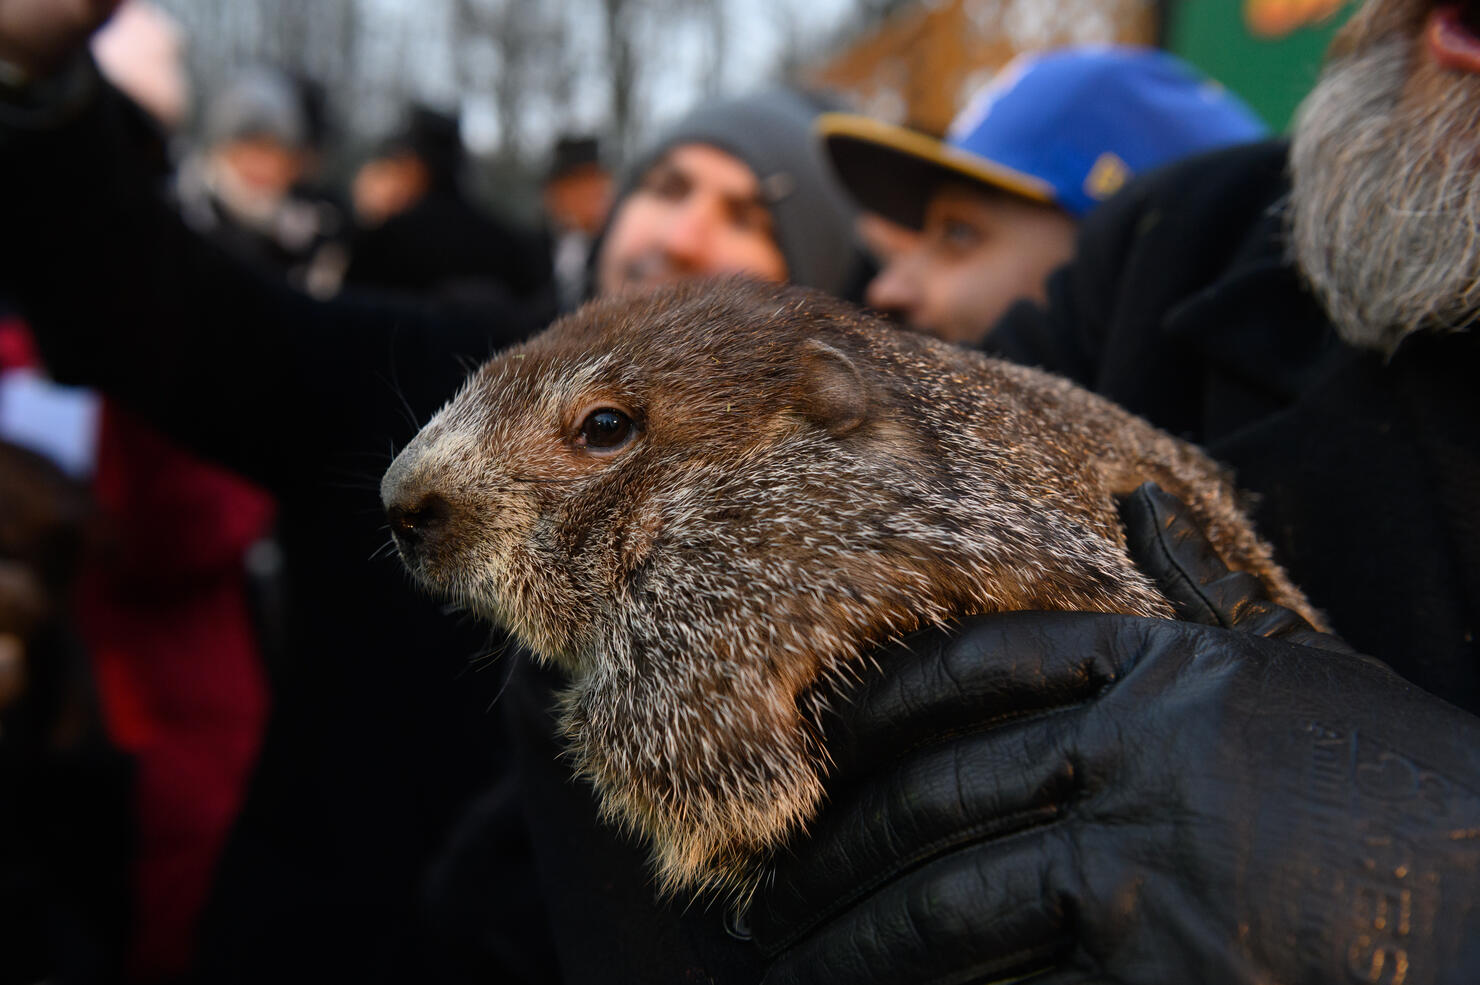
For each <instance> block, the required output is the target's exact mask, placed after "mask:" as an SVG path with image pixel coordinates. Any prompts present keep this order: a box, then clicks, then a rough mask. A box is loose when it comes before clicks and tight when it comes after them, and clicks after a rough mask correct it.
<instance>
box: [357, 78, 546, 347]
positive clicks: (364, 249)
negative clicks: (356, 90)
mask: <svg viewBox="0 0 1480 985" xmlns="http://www.w3.org/2000/svg"><path fill="white" fill-rule="evenodd" d="M466 168H467V154H466V152H465V150H464V148H463V143H462V134H461V129H460V124H459V122H458V119H457V118H456V117H454V116H449V115H447V114H445V113H440V112H437V111H435V110H433V109H430V108H428V107H425V106H413V107H412V108H411V109H410V110H409V111H408V114H407V118H406V121H405V122H404V123H403V125H402V126H401V128H400V129H399V130H398V131H397V132H396V133H395V134H393V135H392V136H391V137H389V138H387V139H386V140H385V141H383V142H382V143H381V145H380V146H379V147H378V148H377V149H376V150H375V152H374V153H373V154H371V156H370V157H369V159H367V160H366V161H365V162H364V163H362V164H361V165H360V167H359V169H358V170H357V171H356V172H355V175H354V179H353V181H352V183H351V200H352V202H353V207H354V213H355V222H356V225H357V226H358V231H357V232H356V234H355V235H354V237H353V238H352V240H351V243H350V247H349V265H348V268H347V269H346V270H345V272H344V285H345V286H347V287H362V288H377V289H382V290H395V291H401V292H405V293H409V294H419V295H423V296H435V297H442V298H457V299H461V300H465V301H467V302H469V303H477V302H478V301H479V299H481V298H486V297H488V296H490V295H492V296H494V297H495V298H496V299H499V300H503V299H512V300H514V301H516V302H519V303H525V304H531V305H534V306H535V307H536V309H537V315H536V318H537V319H542V318H543V317H544V316H546V315H547V314H548V310H547V308H548V302H547V300H546V298H545V295H546V292H547V291H548V289H549V280H550V267H549V261H548V259H547V258H546V257H545V256H544V255H543V253H542V252H541V250H540V249H539V248H538V244H537V242H536V238H535V236H534V234H533V233H532V232H531V231H528V230H524V229H520V228H517V227H516V226H514V225H513V224H512V223H509V222H507V221H505V220H503V219H500V218H498V217H495V216H494V215H492V214H490V213H489V212H488V211H487V210H486V209H484V208H483V207H482V206H480V205H478V204H476V203H474V202H473V201H472V200H471V199H470V198H469V196H468V195H467V193H466V191H465V190H464V180H465V175H464V171H465V170H466Z"/></svg>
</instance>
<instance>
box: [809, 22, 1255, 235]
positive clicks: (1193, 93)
mask: <svg viewBox="0 0 1480 985" xmlns="http://www.w3.org/2000/svg"><path fill="white" fill-rule="evenodd" d="M817 130H818V131H819V132H820V133H821V135H822V139H823V142H824V145H825V147H826V148H827V153H828V157H829V158H830V159H831V161H832V164H833V167H834V169H835V170H836V171H837V172H838V176H839V178H840V179H841V180H842V182H843V185H844V186H845V187H846V188H847V189H848V191H849V192H850V193H851V194H852V195H853V197H854V198H855V199H857V200H858V201H859V203H860V204H862V205H863V207H864V208H866V209H868V210H870V211H872V212H877V213H879V214H881V215H883V216H884V217H885V218H888V219H892V220H894V221H895V222H899V223H902V224H903V225H906V226H910V227H912V228H919V227H920V226H921V225H922V223H923V222H924V217H925V205H926V202H927V201H928V200H929V198H930V195H931V194H932V193H933V192H934V190H935V188H936V187H938V186H939V185H940V184H941V183H942V182H947V181H964V182H966V183H968V184H971V183H975V184H980V185H987V186H990V187H992V188H994V189H999V190H1002V191H1007V192H1010V193H1012V194H1015V195H1019V196H1021V197H1023V198H1026V199H1029V200H1031V201H1035V202H1043V203H1046V204H1052V205H1056V206H1058V207H1059V208H1061V209H1063V210H1064V211H1065V212H1067V213H1069V214H1070V215H1072V216H1074V217H1075V218H1078V217H1081V216H1083V215H1084V214H1085V213H1087V212H1089V210H1090V209H1092V208H1094V207H1095V206H1096V205H1097V204H1099V203H1100V202H1101V201H1103V200H1104V199H1106V198H1109V197H1110V196H1111V195H1112V194H1114V193H1115V192H1116V191H1118V190H1119V189H1120V187H1121V186H1122V185H1124V184H1125V183H1126V182H1127V181H1129V180H1130V179H1131V178H1132V177H1134V176H1135V175H1137V174H1140V173H1142V172H1144V171H1148V170H1151V169H1153V168H1155V167H1157V166H1159V165H1161V164H1166V163H1170V162H1171V161H1174V160H1176V159H1178V158H1181V157H1186V156H1189V155H1191V154H1195V153H1197V152H1199V151H1204V150H1211V149H1213V148H1215V147H1221V146H1223V145H1226V144H1236V143H1242V142H1245V141H1251V140H1258V139H1260V138H1262V137H1264V136H1265V135H1266V133H1267V130H1266V128H1265V126H1264V124H1263V122H1262V121H1261V120H1260V119H1259V117H1258V116H1256V115H1255V114H1254V112H1253V110H1251V109H1249V107H1248V106H1246V105H1245V104H1244V103H1243V102H1242V101H1241V100H1240V99H1239V98H1238V97H1237V96H1235V95H1233V94H1232V93H1231V92H1229V91H1228V90H1227V89H1225V88H1223V87H1222V86H1221V85H1219V84H1218V83H1217V82H1214V81H1212V80H1211V79H1208V78H1207V77H1205V76H1203V75H1201V74H1199V73H1198V72H1197V71H1196V70H1195V69H1193V68H1192V67H1191V66H1190V65H1188V64H1187V63H1186V62H1183V61H1182V60H1180V59H1179V58H1177V57H1176V56H1174V55H1171V54H1168V53H1167V52H1164V51H1160V50H1158V49H1155V48H1141V47H1133V46H1127V45H1086V46H1078V47H1071V48H1060V49H1055V50H1052V51H1046V52H1038V53H1033V54H1024V55H1019V56H1017V57H1016V58H1014V59H1013V60H1012V61H1010V62H1008V63H1007V64H1006V65H1005V66H1003V68H1002V69H1001V71H999V72H998V73H997V75H996V76H995V77H994V78H993V79H992V81H991V82H990V83H988V84H987V85H986V86H984V87H983V88H982V89H981V90H980V91H978V92H977V93H976V95H975V96H974V97H973V98H972V100H971V102H970V103H969V104H968V105H967V106H966V108H965V109H964V110H962V111H961V113H960V114H959V115H958V116H957V117H956V119H955V120H954V121H952V123H951V127H950V130H949V131H948V132H947V134H946V139H945V140H943V141H942V140H936V139H935V138H933V137H929V136H926V135H925V134H922V133H918V132H916V131H913V130H907V129H904V128H902V127H896V126H890V125H889V124H887V123H881V122H879V121H878V120H874V119H871V118H869V117H866V116H858V115H854V114H848V113H828V114H825V115H824V116H822V117H821V118H819V120H818V123H817Z"/></svg>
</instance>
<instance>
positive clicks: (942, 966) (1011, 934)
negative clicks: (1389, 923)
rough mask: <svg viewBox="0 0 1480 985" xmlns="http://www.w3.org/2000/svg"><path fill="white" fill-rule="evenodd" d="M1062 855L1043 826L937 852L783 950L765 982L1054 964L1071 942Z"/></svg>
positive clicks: (940, 976) (880, 980)
mask: <svg viewBox="0 0 1480 985" xmlns="http://www.w3.org/2000/svg"><path fill="white" fill-rule="evenodd" d="M1066 854H1067V853H1066V848H1065V846H1064V844H1063V842H1062V839H1061V836H1060V834H1059V830H1058V829H1057V828H1049V829H1040V830H1036V831H1031V832H1026V833H1024V834H1022V835H1020V836H1019V837H1017V838H1013V839H1010V840H1009V841H1007V842H987V843H982V844H974V845H972V846H970V847H969V848H967V849H965V850H963V851H961V852H957V853H954V854H952V855H949V856H946V857H944V858H940V859H937V860H936V861H934V862H932V863H930V864H929V865H926V866H923V867H921V868H919V869H916V870H915V871H913V872H911V873H909V874H908V875H907V876H905V877H904V878H902V879H899V880H896V881H894V882H891V883H889V884H888V885H886V886H884V887H883V888H882V889H880V890H879V891H878V892H876V893H875V894H873V895H872V896H870V897H868V898H867V899H864V900H862V901H861V902H859V903H858V904H857V905H855V906H854V907H852V908H851V909H848V910H846V911H844V912H843V914H842V915H841V916H839V917H837V918H836V919H834V920H832V921H830V922H828V923H826V924H824V925H822V926H821V927H819V928H817V930H816V931H815V932H813V933H811V934H809V935H807V936H805V937H803V938H801V939H800V940H797V941H795V942H794V943H792V944H791V945H790V946H789V947H787V948H786V949H784V950H782V951H781V952H780V953H779V955H778V956H777V958H776V960H775V961H774V962H773V963H772V965H771V967H770V968H769V969H768V970H767V973H766V976H765V978H764V979H763V981H764V982H765V985H800V983H803V982H806V983H809V985H832V983H838V985H841V983H844V982H846V983H850V985H944V983H946V982H951V983H957V982H965V981H972V982H977V981H980V982H989V981H998V980H1006V981H1011V980H1013V979H1014V978H1017V977H1021V976H1027V975H1030V974H1033V973H1035V972H1038V971H1041V970H1045V969H1048V968H1052V967H1054V966H1055V965H1056V964H1057V963H1058V961H1059V960H1060V959H1061V958H1062V957H1063V956H1064V955H1065V954H1067V953H1068V952H1069V950H1070V948H1071V946H1072V938H1071V936H1070V933H1069V927H1070V921H1069V919H1068V914H1069V912H1070V911H1071V907H1070V906H1069V904H1068V901H1067V897H1066V896H1065V894H1064V893H1063V892H1062V891H1061V890H1060V889H1059V888H1058V883H1057V876H1056V873H1057V872H1058V871H1059V870H1061V869H1063V868H1064V866H1063V865H1062V864H1061V862H1060V860H1061V859H1063V858H1065V857H1066ZM756 939H757V940H758V941H759V940H762V936H761V933H760V927H759V926H757V935H756ZM1030 980H1031V979H1030Z"/></svg>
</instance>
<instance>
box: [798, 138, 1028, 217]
mask: <svg viewBox="0 0 1480 985" xmlns="http://www.w3.org/2000/svg"><path fill="white" fill-rule="evenodd" d="M814 129H815V130H816V132H817V133H818V135H819V136H820V137H821V138H822V142H823V146H824V147H825V148H826V150H827V156H828V159H829V160H830V161H831V162H832V165H833V169H834V170H835V171H836V172H837V174H838V177H839V179H840V180H841V181H842V183H843V187H844V188H846V189H847V190H848V192H849V194H851V195H852V196H853V198H854V199H856V200H857V201H858V203H859V204H860V205H861V206H863V208H865V209H867V210H868V211H870V212H877V213H878V214H880V215H882V216H884V217H885V218H886V219H890V220H892V221H894V222H897V223H900V224H901V225H904V226H908V227H910V228H911V229H919V228H920V227H921V225H923V224H924V220H925V204H926V202H927V201H928V200H929V198H930V195H931V194H932V193H933V192H934V190H935V189H936V188H937V187H938V186H939V185H940V184H941V183H942V182H946V181H960V180H965V181H968V182H972V183H975V184H980V185H986V186H987V187H989V188H993V189H996V190H999V191H1005V192H1009V193H1011V194H1013V195H1018V196H1021V197H1022V198H1026V199H1028V200H1029V201H1033V202H1042V203H1045V204H1050V205H1051V204H1053V202H1054V190H1053V186H1052V185H1050V184H1049V183H1048V182H1046V181H1044V180H1043V179H1041V178H1036V177H1034V176H1033V175H1030V174H1025V173H1023V172H1021V171H1017V170H1014V169H1013V168H1009V167H1005V166H1003V165H1000V164H996V163H994V162H992V161H989V160H987V159H986V158H983V157H978V156H977V155H975V154H972V153H969V152H967V151H963V150H957V149H956V148H954V147H952V146H951V145H950V144H947V143H945V142H943V141H940V140H936V139H935V138H934V137H928V136H926V135H925V134H923V133H919V132H917V131H914V130H908V129H905V128H904V127H897V126H893V125H891V124H888V123H881V122H880V121H878V120H875V119H873V118H872V117H868V116H859V115H857V114H854V113H823V114H822V115H821V116H819V117H818V118H817V122H816V124H815V125H814Z"/></svg>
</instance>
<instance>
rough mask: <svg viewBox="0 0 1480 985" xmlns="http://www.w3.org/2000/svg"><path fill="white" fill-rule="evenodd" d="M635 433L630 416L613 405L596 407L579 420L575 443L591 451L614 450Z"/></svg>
mask: <svg viewBox="0 0 1480 985" xmlns="http://www.w3.org/2000/svg"><path fill="white" fill-rule="evenodd" d="M636 435H637V425H635V424H633V423H632V418H630V417H628V416H627V415H626V414H624V413H623V412H622V411H620V410H617V409H616V408H614V407H598V408H597V409H596V410H593V411H592V412H591V413H589V414H587V415H586V419H585V420H584V421H582V422H581V431H580V434H579V435H578V436H577V437H576V443H577V444H579V445H584V446H585V447H587V448H589V449H591V450H592V451H614V450H616V449H618V448H621V447H622V446H623V445H625V444H627V443H628V442H629V441H631V440H632V439H633V438H634V437H635V436H636Z"/></svg>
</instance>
